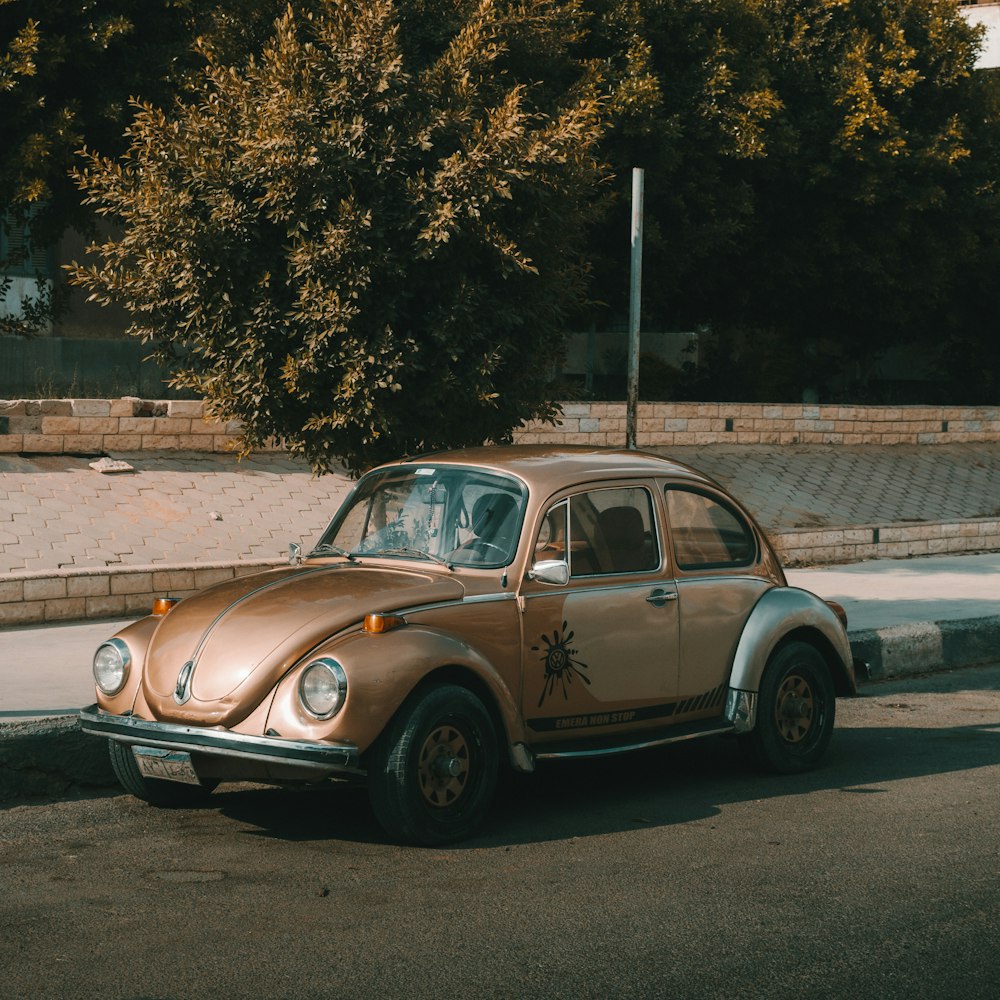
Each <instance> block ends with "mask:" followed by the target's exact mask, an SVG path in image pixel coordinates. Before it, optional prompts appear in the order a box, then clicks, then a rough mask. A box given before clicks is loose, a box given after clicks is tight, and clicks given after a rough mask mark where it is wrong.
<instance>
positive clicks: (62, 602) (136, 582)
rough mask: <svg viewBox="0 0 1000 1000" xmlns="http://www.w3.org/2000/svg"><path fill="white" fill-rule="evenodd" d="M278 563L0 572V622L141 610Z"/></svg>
mask: <svg viewBox="0 0 1000 1000" xmlns="http://www.w3.org/2000/svg"><path fill="white" fill-rule="evenodd" d="M283 565H285V563H284V562H281V561H274V560H246V561H242V562H225V563H222V562H219V563H213V562H205V563H192V564H189V565H172V566H169V567H165V566H153V565H150V566H115V567H95V568H93V569H64V570H39V571H36V572H32V573H8V574H0V627H9V626H13V625H36V624H42V623H45V622H59V621H82V620H84V619H97V618H125V617H128V616H130V615H142V614H146V613H148V612H149V609H150V607H151V606H152V603H153V600H154V599H155V598H157V597H178V598H181V597H190V596H191V595H192V594H195V593H197V592H198V591H199V590H203V589H204V588H205V587H209V586H211V585H212V584H213V583H222V582H224V581H226V580H232V579H234V578H236V577H238V576H247V575H249V574H251V573H260V572H262V571H264V570H267V569H273V568H274V567H276V566H283Z"/></svg>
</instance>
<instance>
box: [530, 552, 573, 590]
mask: <svg viewBox="0 0 1000 1000" xmlns="http://www.w3.org/2000/svg"><path fill="white" fill-rule="evenodd" d="M528 579H529V580H537V581H538V582H539V583H551V584H554V585H555V586H557V587H565V586H566V584H567V583H569V563H567V562H566V560H565V559H543V560H542V561H541V562H536V563H535V565H534V566H532V567H531V569H530V570H528Z"/></svg>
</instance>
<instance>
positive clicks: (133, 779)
mask: <svg viewBox="0 0 1000 1000" xmlns="http://www.w3.org/2000/svg"><path fill="white" fill-rule="evenodd" d="M108 753H109V755H110V756H111V769H112V770H113V771H114V772H115V777H116V778H117V779H118V781H119V783H120V784H121V786H122V788H124V789H125V791H126V792H128V793H129V794H131V795H134V796H135V797H136V798H137V799H142V800H143V802H148V803H149V804H150V805H151V806H163V807H171V806H173V807H177V806H194V805H199V804H200V803H202V802H204V801H205V800H206V799H207V798H208V797H209V795H211V794H212V791H213V790H214V789H215V786H216V784H217V782H214V781H213V782H206V783H205V784H201V785H187V784H184V783H183V782H179V781H157V780H156V779H155V778H147V777H146V776H145V775H144V774H143V773H142V772H141V771H140V770H139V765H138V764H136V762H135V756H134V754H133V753H132V747H131V746H128V745H127V744H125V743H119V742H118V741H117V740H108Z"/></svg>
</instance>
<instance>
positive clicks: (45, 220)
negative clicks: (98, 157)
mask: <svg viewBox="0 0 1000 1000" xmlns="http://www.w3.org/2000/svg"><path fill="white" fill-rule="evenodd" d="M277 6H278V5H277V0H223V2H221V3H213V4H210V5H208V4H200V3H198V2H197V0H112V2H102V3H100V4H96V3H84V4H81V3H79V2H71V0H31V2H30V3H28V2H25V0H0V211H3V210H9V209H13V210H14V211H15V212H18V211H21V212H23V211H24V210H25V209H26V208H28V207H29V206H33V207H35V209H36V212H35V218H34V223H35V225H36V227H37V228H38V229H39V231H40V233H41V235H42V236H43V237H47V238H49V239H54V238H56V237H58V235H59V234H60V233H61V232H62V231H63V230H64V229H65V228H67V227H68V226H76V227H78V228H81V229H86V228H87V227H88V226H89V224H90V213H89V212H87V211H85V210H82V209H81V206H80V197H79V193H78V191H77V189H76V186H75V184H74V183H73V181H72V178H71V176H70V171H71V169H72V167H73V166H74V165H75V159H74V158H75V154H76V151H77V150H78V149H79V148H80V147H81V146H82V145H84V143H86V144H87V145H89V146H90V147H91V148H96V149H99V150H101V151H102V152H103V153H105V154H106V155H117V154H119V153H120V152H121V151H122V150H123V148H124V146H123V142H122V134H123V132H124V129H125V127H126V125H127V124H128V123H129V121H130V120H131V116H132V109H131V107H130V105H129V99H130V98H131V97H135V96H138V95H142V96H144V97H145V98H147V99H149V100H153V101H158V100H166V99H168V98H169V97H170V95H172V94H173V93H175V92H176V90H177V89H178V88H179V87H181V86H182V85H183V82H184V79H185V77H186V75H187V74H189V73H191V72H192V71H193V70H194V68H195V67H196V65H197V59H196V57H195V55H194V52H193V42H194V39H195V38H196V37H197V36H199V35H204V36H205V37H206V39H207V44H210V45H212V46H214V47H215V48H216V49H218V48H220V47H224V50H225V51H226V52H234V51H235V52H238V51H240V50H242V49H250V48H252V47H253V46H254V44H255V34H256V32H257V31H258V30H259V27H260V23H261V21H262V19H263V18H264V17H266V19H267V23H268V24H269V23H270V22H271V21H272V20H273V18H274V15H275V13H276V10H277Z"/></svg>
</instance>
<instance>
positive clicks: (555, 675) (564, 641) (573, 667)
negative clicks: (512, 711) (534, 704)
mask: <svg viewBox="0 0 1000 1000" xmlns="http://www.w3.org/2000/svg"><path fill="white" fill-rule="evenodd" d="M567 628H568V623H567V622H563V623H562V628H561V629H556V630H555V631H554V632H553V633H552V638H551V639H550V638H549V637H548V635H547V634H543V635H542V643H543V644H544V645H540V646H532V647H531V649H532V651H533V652H536V653H541V654H542V655H541V656H540V657H539V659H540V660H541V661H542V662H543V663H544V664H545V683H544V684H543V685H542V695H541V697H540V698H539V699H538V707H539V708H541V707H542V704H543V702H544V701H545V699H546V698H548V696H549V695H550V694H552V692H553V691H555V689H556V685H559V686H561V687H562V693H563V698H565V699H568V698H569V685H570V684H572V683H573V678H574V677H579V678H580V680H581V681H583V683H584V684H589V683H590V678H589V677H588V676H587V675H586V674H585V673H583V671H584V670H587V669H588V667H587V664H586V663H581V662H580V661H579V660H576V659H574V657H575V656H576V654H577V653H578V652H579V650H578V649H571V648H570V645H569V644H570V643H571V642H572V641H573V636H574V635H575V634H576V633H575V632H568V631H567ZM560 632H562V636H560Z"/></svg>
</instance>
